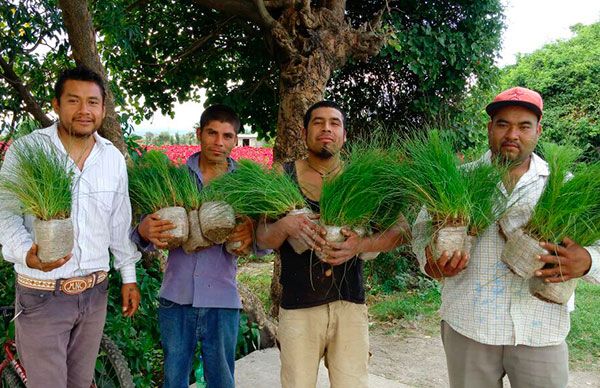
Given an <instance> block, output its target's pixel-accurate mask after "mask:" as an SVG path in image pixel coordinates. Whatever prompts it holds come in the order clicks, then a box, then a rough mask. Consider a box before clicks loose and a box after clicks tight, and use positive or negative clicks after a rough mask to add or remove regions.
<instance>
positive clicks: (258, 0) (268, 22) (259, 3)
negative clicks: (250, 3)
mask: <svg viewBox="0 0 600 388" xmlns="http://www.w3.org/2000/svg"><path fill="white" fill-rule="evenodd" d="M254 4H256V8H258V14H259V15H260V18H261V20H262V25H263V27H267V28H268V29H271V28H273V26H274V25H275V23H277V21H276V20H275V19H273V17H272V16H271V14H270V13H269V11H267V7H265V2H264V1H263V0H254Z"/></svg>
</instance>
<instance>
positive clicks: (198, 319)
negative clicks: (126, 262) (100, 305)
mask: <svg viewBox="0 0 600 388" xmlns="http://www.w3.org/2000/svg"><path fill="white" fill-rule="evenodd" d="M239 128H240V120H239V118H238V117H237V115H236V114H235V112H234V111H233V110H232V109H231V108H229V107H227V106H225V105H212V106H210V107H208V108H207V109H206V110H205V111H204V112H203V113H202V116H201V117H200V128H198V129H197V132H196V135H197V137H198V140H199V141H200V145H201V152H198V153H196V154H194V155H192V156H191V157H190V158H189V159H188V161H187V166H188V167H189V169H190V171H191V172H192V173H193V174H194V175H195V176H196V178H197V183H198V188H199V189H200V190H202V187H203V186H204V185H207V184H208V183H209V182H210V181H211V180H212V179H214V178H216V177H218V176H220V175H222V174H225V173H228V172H231V171H233V170H234V169H235V161H233V160H232V159H231V158H230V157H229V155H230V153H231V150H232V149H233V147H234V146H235V145H236V144H237V132H238V130H239ZM173 227H174V226H173V225H172V224H171V223H170V222H169V221H163V220H161V219H160V217H158V216H157V215H156V214H151V215H149V216H147V217H145V218H144V219H143V220H142V222H141V223H140V225H139V227H138V228H137V229H136V231H134V233H133V235H132V238H133V240H134V241H136V242H137V243H138V245H139V246H140V247H141V248H142V249H152V248H153V247H156V248H162V247H164V246H165V245H166V244H165V243H164V241H165V239H166V238H168V237H169V230H171V229H173ZM229 241H240V242H241V247H240V248H238V249H237V250H235V251H234V254H230V253H228V252H227V251H226V250H225V246H224V245H213V246H211V247H209V248H206V249H203V250H201V251H199V252H196V253H191V254H187V253H185V252H184V251H183V249H181V248H177V249H175V250H172V251H169V257H168V260H167V268H166V270H165V274H164V277H163V283H162V287H161V289H160V294H159V309H158V323H159V327H160V336H161V344H162V347H163V351H164V373H165V377H164V385H163V386H164V387H165V388H188V387H189V375H190V372H191V369H192V365H193V362H194V353H195V351H196V346H197V344H198V341H201V342H202V358H203V359H204V364H205V367H204V374H205V379H206V381H207V383H208V386H209V387H223V388H229V387H231V388H233V387H234V384H235V383H234V365H235V348H236V343H237V336H238V327H239V310H240V308H241V307H242V305H241V302H240V297H239V294H238V291H237V285H236V280H235V274H236V268H237V263H236V258H237V256H239V255H243V254H245V253H248V251H249V249H250V247H251V246H252V241H253V223H252V221H250V220H249V219H248V220H246V221H245V222H244V223H242V224H240V225H238V226H237V227H236V228H235V229H234V231H233V233H232V235H231V236H230V237H229Z"/></svg>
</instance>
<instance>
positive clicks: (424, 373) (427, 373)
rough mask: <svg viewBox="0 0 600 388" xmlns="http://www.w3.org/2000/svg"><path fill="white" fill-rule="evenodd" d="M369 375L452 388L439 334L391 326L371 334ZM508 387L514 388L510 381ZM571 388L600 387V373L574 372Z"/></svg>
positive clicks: (407, 382)
mask: <svg viewBox="0 0 600 388" xmlns="http://www.w3.org/2000/svg"><path fill="white" fill-rule="evenodd" d="M370 340H371V353H372V354H373V355H372V357H371V362H370V368H369V372H370V373H372V374H374V375H377V376H382V377H385V378H387V379H390V380H394V381H398V382H400V383H403V384H406V385H408V386H412V387H436V388H442V387H448V373H447V370H446V358H445V355H444V349H443V347H442V341H441V339H440V337H439V333H437V334H435V335H429V333H422V332H419V331H418V330H416V329H410V328H401V329H399V330H393V329H391V328H390V327H389V326H388V327H387V328H386V327H373V328H371V330H370ZM504 380H505V382H504V386H505V387H510V384H509V383H508V381H507V379H506V378H505V379H504ZM568 386H569V387H570V388H590V387H600V371H585V372H583V371H577V370H575V371H571V373H570V375H569V385H568Z"/></svg>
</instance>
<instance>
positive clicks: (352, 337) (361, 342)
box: [277, 301, 369, 388]
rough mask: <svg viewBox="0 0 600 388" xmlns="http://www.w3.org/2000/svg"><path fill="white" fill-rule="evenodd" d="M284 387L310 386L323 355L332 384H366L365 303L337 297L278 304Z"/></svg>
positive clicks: (343, 387) (358, 387) (354, 387)
mask: <svg viewBox="0 0 600 388" xmlns="http://www.w3.org/2000/svg"><path fill="white" fill-rule="evenodd" d="M277 338H278V340H279V344H280V347H281V349H280V350H281V355H280V357H281V385H282V387H283V388H314V387H315V385H316V383H317V373H318V370H319V362H320V360H321V358H323V357H325V366H327V369H328V371H329V381H330V383H331V388H350V387H351V388H362V387H365V388H366V387H368V372H367V364H368V361H369V324H368V316H367V306H366V305H364V304H356V303H351V302H346V301H336V302H332V303H328V304H325V305H322V306H317V307H310V308H302V309H294V310H286V309H283V308H280V309H279V328H278V331H277Z"/></svg>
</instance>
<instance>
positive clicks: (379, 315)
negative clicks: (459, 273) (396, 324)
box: [369, 286, 440, 322]
mask: <svg viewBox="0 0 600 388" xmlns="http://www.w3.org/2000/svg"><path fill="white" fill-rule="evenodd" d="M375 299H379V298H375ZM439 308H440V290H439V288H438V287H437V286H433V287H429V288H427V289H424V290H409V291H402V292H397V293H394V294H389V295H386V296H384V297H382V298H381V299H380V300H378V301H377V300H374V301H373V303H372V304H371V305H370V306H369V313H370V314H371V316H372V317H373V319H375V320H376V321H382V322H384V321H390V320H398V319H403V320H408V321H416V320H419V321H420V320H429V319H437V320H439V318H437V310H438V309H439Z"/></svg>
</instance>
